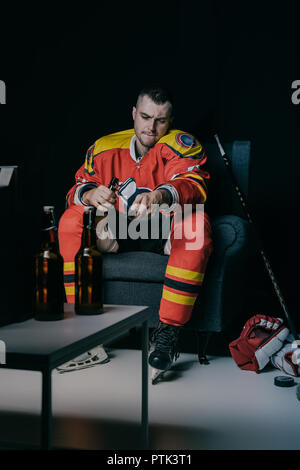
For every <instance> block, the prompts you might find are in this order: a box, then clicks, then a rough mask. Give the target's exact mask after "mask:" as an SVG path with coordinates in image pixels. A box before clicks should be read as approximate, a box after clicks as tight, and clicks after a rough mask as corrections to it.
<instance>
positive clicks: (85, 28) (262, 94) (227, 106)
mask: <svg viewBox="0 0 300 470" xmlns="http://www.w3.org/2000/svg"><path fill="white" fill-rule="evenodd" d="M40 5H41V6H40V7H37V6H28V5H23V6H20V7H19V6H18V7H17V8H16V9H15V10H13V8H12V7H10V8H9V7H5V8H6V11H5V9H4V11H2V13H3V18H2V20H1V21H2V26H3V27H2V29H1V32H0V40H1V62H0V79H1V80H4V81H5V82H6V85H7V105H6V106H1V107H0V125H1V130H0V137H1V140H0V163H1V164H8V163H11V164H18V165H20V166H21V171H22V183H23V198H22V205H24V212H26V227H28V228H27V234H26V235H25V238H26V237H27V238H26V240H27V245H26V246H27V249H28V250H30V249H33V247H34V246H35V244H36V242H37V234H38V214H39V209H40V207H41V206H42V205H43V204H45V203H48V204H49V203H53V204H55V205H56V207H57V213H58V215H60V214H61V213H62V211H63V209H64V199H65V194H66V191H67V190H68V188H69V187H70V186H71V185H72V184H73V178H74V173H75V171H76V170H77V168H78V167H79V166H80V165H81V164H82V162H83V159H84V155H85V152H86V150H87V148H88V147H89V146H90V145H91V144H92V143H93V142H94V140H95V139H97V138H99V137H100V136H101V135H103V134H106V133H108V132H113V131H117V130H121V129H125V128H128V127H132V120H131V107H132V105H133V104H134V103H135V99H136V94H137V92H138V90H139V89H140V88H141V87H142V86H143V85H144V84H145V83H149V82H151V81H160V82H161V83H162V84H165V85H166V86H168V87H169V88H170V89H171V91H172V92H173V93H174V94H175V98H176V100H175V104H176V119H175V122H174V125H175V126H176V127H178V128H181V129H184V130H186V131H189V132H192V133H195V134H196V135H197V136H198V137H199V138H200V139H201V140H202V141H204V142H206V141H212V136H213V133H214V131H215V130H217V131H218V133H219V135H220V137H221V139H222V140H223V142H226V141H231V140H233V139H240V140H243V139H247V140H251V142H252V169H251V186H250V196H249V204H250V207H251V210H252V211H253V213H254V214H255V215H256V218H257V221H258V225H259V229H260V231H261V233H262V236H263V240H264V242H265V245H266V248H267V250H268V253H269V255H270V258H271V261H272V264H273V266H274V269H275V271H276V273H277V275H278V278H279V280H280V283H281V284H282V288H283V291H284V294H285V295H286V296H287V297H288V299H289V302H290V304H291V305H292V308H295V307H296V304H297V299H296V292H297V285H298V277H297V274H296V273H297V269H296V267H297V256H298V255H299V248H298V234H297V231H296V230H297V229H296V221H297V215H298V207H299V199H300V198H299V184H298V174H299V168H300V165H299V122H300V119H299V117H300V105H298V106H297V105H294V104H293V103H292V101H291V95H292V90H291V84H292V82H293V81H294V80H297V79H300V70H299V69H300V65H299V59H298V57H299V50H300V47H299V46H300V40H299V35H298V30H297V27H298V24H299V13H300V8H299V7H296V6H295V5H293V6H290V4H288V3H286V4H280V6H274V5H273V4H271V3H270V4H268V5H267V6H266V7H265V9H263V8H262V6H260V5H258V3H257V4H255V3H253V2H251V3H250V2H249V3H247V2H239V3H238V2H236V3H235V2H234V3H233V2H230V1H227V2H217V1H209V0H205V1H202V2H190V1H184V2H170V3H169V2H162V1H161V2H151V4H149V5H147V6H146V7H143V8H142V7H140V8H137V9H133V8H132V7H129V6H128V5H127V4H123V5H121V6H120V5H119V4H115V2H106V4H104V3H103V2H99V3H98V6H94V5H93V4H91V3H89V2H86V3H81V4H78V5H77V4H76V3H75V4H73V5H72V9H70V8H67V7H64V6H63V4H62V3H61V4H58V3H57V4H55V3H51V4H47V6H44V4H40ZM92 5H93V6H92Z"/></svg>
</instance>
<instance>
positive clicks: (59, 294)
mask: <svg viewBox="0 0 300 470" xmlns="http://www.w3.org/2000/svg"><path fill="white" fill-rule="evenodd" d="M41 234H42V240H41V248H40V250H39V252H38V253H37V254H36V255H35V257H34V301H33V316H34V318H35V319H36V320H46V321H48V320H61V319H62V318H63V316H64V298H65V297H64V283H63V258H62V256H61V254H60V252H59V248H58V240H57V226H56V222H55V214H54V206H44V207H43V214H42V231H41Z"/></svg>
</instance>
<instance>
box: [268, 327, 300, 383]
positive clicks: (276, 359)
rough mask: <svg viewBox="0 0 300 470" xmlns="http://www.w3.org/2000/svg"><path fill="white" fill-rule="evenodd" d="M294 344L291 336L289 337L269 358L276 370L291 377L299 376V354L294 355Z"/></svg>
mask: <svg viewBox="0 0 300 470" xmlns="http://www.w3.org/2000/svg"><path fill="white" fill-rule="evenodd" d="M296 349H297V346H296V347H295V344H294V343H293V338H292V335H289V336H288V337H287V339H286V341H285V344H284V346H283V348H281V349H280V350H279V351H278V352H277V353H275V354H273V355H272V357H271V363H272V364H273V366H274V367H276V368H277V369H280V370H281V371H282V372H284V373H285V374H288V375H292V376H293V377H299V376H300V361H299V357H298V356H299V354H298V355H297V354H296V353H295V350H296Z"/></svg>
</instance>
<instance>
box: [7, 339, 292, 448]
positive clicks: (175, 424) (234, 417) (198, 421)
mask: <svg viewBox="0 0 300 470" xmlns="http://www.w3.org/2000/svg"><path fill="white" fill-rule="evenodd" d="M108 352H109V357H110V362H108V363H106V364H99V365H97V366H94V367H92V368H89V369H85V370H81V371H73V372H69V373H65V374H59V373H58V372H57V371H56V370H55V371H54V372H53V416H54V421H53V433H54V436H53V438H54V446H55V447H59V448H73V449H109V450H111V449H118V450H121V449H139V438H140V425H139V420H140V389H141V387H140V386H141V375H140V370H141V352H140V351H139V350H136V349H114V348H109V349H108ZM209 360H210V364H209V365H202V366H201V365H200V364H199V362H198V359H197V356H196V355H194V354H190V353H182V354H181V355H180V357H179V359H178V360H177V362H176V363H175V365H174V368H173V370H171V371H169V372H168V373H167V374H166V377H165V380H164V381H163V382H161V383H158V384H157V385H152V384H151V382H150V381H149V424H150V427H149V435H150V449H151V450H156V449H159V450H169V449H173V450H175V449H181V450H183V449H190V450H239V449H243V450H255V449H263V450H274V449H280V450H283V449H285V450H299V449H300V439H299V436H300V402H299V400H298V399H297V396H296V385H295V386H294V387H291V388H279V387H276V386H275V385H274V377H275V376H277V375H282V374H280V372H279V370H276V369H268V370H266V371H265V372H263V373H261V374H255V373H254V372H247V371H242V370H240V369H239V368H238V367H237V366H236V365H235V363H234V362H233V360H232V358H231V357H230V356H227V357H222V356H209ZM0 373H1V389H0V440H1V441H17V442H24V443H27V444H29V445H34V444H38V442H39V412H40V404H41V375H40V373H38V372H29V371H19V370H17V371H16V370H5V369H2V370H1V371H0ZM295 381H296V383H300V378H298V379H297V378H296V379H295ZM22 445H23V444H22ZM22 445H21V446H20V447H21V448H22Z"/></svg>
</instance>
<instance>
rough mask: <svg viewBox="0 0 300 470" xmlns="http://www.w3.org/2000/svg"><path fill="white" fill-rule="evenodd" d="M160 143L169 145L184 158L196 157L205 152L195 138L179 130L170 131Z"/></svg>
mask: <svg viewBox="0 0 300 470" xmlns="http://www.w3.org/2000/svg"><path fill="white" fill-rule="evenodd" d="M158 143H160V144H166V145H168V146H169V147H171V148H172V149H173V150H174V151H175V153H177V154H179V155H180V156H183V157H196V156H197V155H199V154H200V153H201V152H202V151H203V147H202V145H201V144H200V142H198V140H197V139H196V138H195V137H193V136H192V135H191V134H187V133H186V132H182V131H180V130H179V129H172V130H170V131H169V132H168V133H167V134H166V135H164V136H163V137H162V138H161V139H160V140H159V141H158Z"/></svg>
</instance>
